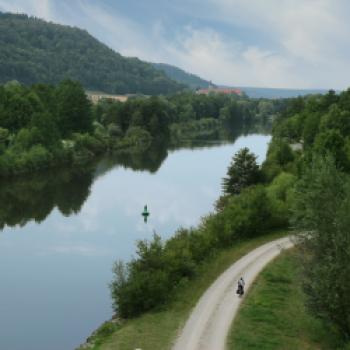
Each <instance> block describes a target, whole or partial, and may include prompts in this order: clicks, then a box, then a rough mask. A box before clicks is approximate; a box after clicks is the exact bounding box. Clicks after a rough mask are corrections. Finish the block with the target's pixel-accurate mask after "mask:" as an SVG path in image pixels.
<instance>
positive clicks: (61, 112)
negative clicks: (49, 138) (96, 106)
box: [55, 80, 92, 137]
mask: <svg viewBox="0 0 350 350" xmlns="http://www.w3.org/2000/svg"><path fill="white" fill-rule="evenodd" d="M55 97H56V101H57V104H56V105H57V110H56V115H57V125H58V127H59V129H60V132H61V136H62V137H67V136H70V134H71V133H74V132H91V131H92V115H91V108H90V102H89V100H88V98H87V96H86V94H85V91H84V89H83V87H82V86H81V85H80V84H79V83H77V82H74V81H71V80H65V81H62V82H61V83H60V84H59V85H58V86H57V89H56V91H55Z"/></svg>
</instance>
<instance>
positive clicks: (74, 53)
mask: <svg viewBox="0 0 350 350" xmlns="http://www.w3.org/2000/svg"><path fill="white" fill-rule="evenodd" d="M65 78H71V79H74V80H78V81H80V82H81V83H82V84H83V86H84V87H85V88H86V89H88V90H95V91H103V92H107V93H112V94H125V93H143V94H148V95H153V94H161V93H163V94H167V93H174V92H176V91H179V90H182V89H183V88H184V86H183V85H181V84H179V83H177V82H175V81H174V80H171V79H170V78H169V77H168V76H166V74H165V73H164V72H162V71H160V70H157V69H155V68H154V67H153V66H152V65H151V64H149V63H146V62H143V61H141V60H139V59H137V58H126V57H123V56H121V55H120V54H118V53H116V52H115V51H113V50H112V49H110V48H108V47H107V46H106V45H104V44H102V43H101V42H99V41H98V40H96V39H95V38H94V37H92V36H91V35H90V34H89V33H88V32H87V31H85V30H81V29H78V28H75V27H69V26H63V25H58V24H54V23H48V22H45V21H43V20H41V19H38V18H34V17H28V16H27V15H14V14H8V13H1V12H0V84H1V83H5V82H7V81H9V80H18V81H20V82H21V83H24V84H33V83H38V82H42V83H50V84H56V83H58V82H59V81H61V80H63V79H65Z"/></svg>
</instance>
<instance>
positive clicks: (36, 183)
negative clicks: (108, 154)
mask: <svg viewBox="0 0 350 350" xmlns="http://www.w3.org/2000/svg"><path fill="white" fill-rule="evenodd" d="M93 173H94V168H91V167H88V168H87V169H84V170H83V169H61V170H59V171H51V172H46V173H39V174H36V175H35V176H30V177H26V178H20V179H16V180H12V181H2V182H1V183H0V186H1V187H0V188H1V190H0V229H3V228H4V227H5V226H6V225H7V226H15V225H20V226H24V225H25V224H26V223H27V222H28V221H30V220H34V221H35V222H37V223H40V222H42V221H44V220H45V219H46V217H47V216H48V215H49V214H50V213H51V211H52V209H53V208H54V207H57V208H58V209H59V211H60V212H61V213H62V214H63V215H65V216H69V215H72V214H74V213H78V212H79V211H80V209H81V207H82V205H83V203H84V202H85V200H86V199H87V198H88V196H89V194H90V187H91V184H92V182H93V179H94V175H93Z"/></svg>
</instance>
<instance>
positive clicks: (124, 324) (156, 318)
mask: <svg viewBox="0 0 350 350" xmlns="http://www.w3.org/2000/svg"><path fill="white" fill-rule="evenodd" d="M286 235H287V231H284V230H283V231H275V232H271V233H268V234H265V235H263V236H261V237H257V238H253V239H246V240H241V241H239V242H236V244H234V246H232V247H231V248H229V249H225V250H223V251H220V252H218V253H217V255H215V256H213V257H210V258H208V259H206V261H205V262H204V263H203V264H202V265H201V267H200V270H199V271H198V275H197V277H196V278H195V279H194V280H191V281H187V282H183V283H182V284H181V285H179V286H178V287H177V290H176V292H175V295H174V298H173V299H172V301H171V302H170V303H169V304H168V305H167V306H164V308H162V309H160V310H157V311H153V312H147V313H145V314H143V315H142V316H140V317H137V318H133V319H129V320H117V319H116V320H113V321H110V322H107V323H105V324H104V325H103V326H101V327H100V328H99V329H98V330H97V331H96V332H95V334H94V335H92V336H91V337H90V338H89V339H88V345H85V347H86V346H89V348H90V349H93V350H105V349H118V350H119V349H120V350H124V349H125V350H127V349H135V348H141V349H142V350H164V349H170V348H171V345H172V343H173V341H174V339H175V338H176V335H177V333H178V332H179V330H180V329H181V327H182V326H183V325H184V323H185V321H186V320H187V318H188V316H189V314H190V312H191V310H192V309H193V307H194V306H195V305H196V303H197V301H198V300H199V298H200V297H201V296H202V294H203V293H204V292H205V291H206V290H207V289H208V287H209V286H210V285H211V284H212V283H213V281H215V279H216V278H217V277H218V276H219V275H220V274H221V273H222V272H223V271H225V270H226V269H227V268H228V267H229V266H230V265H231V264H232V263H234V262H235V261H237V260H238V259H239V258H241V257H242V256H244V255H245V254H247V253H248V252H249V251H250V250H252V249H254V248H256V247H258V246H260V245H262V244H264V243H266V242H269V241H272V240H274V239H277V238H280V237H283V236H286ZM160 325H162V326H161V327H160ZM79 349H84V346H82V347H80V348H79Z"/></svg>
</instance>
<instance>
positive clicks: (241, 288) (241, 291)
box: [237, 277, 245, 295]
mask: <svg viewBox="0 0 350 350" xmlns="http://www.w3.org/2000/svg"><path fill="white" fill-rule="evenodd" d="M244 286H245V282H244V279H243V277H241V278H240V279H239V280H238V288H237V294H239V295H243V294H244Z"/></svg>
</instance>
